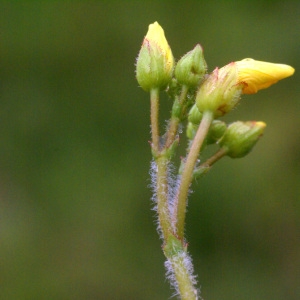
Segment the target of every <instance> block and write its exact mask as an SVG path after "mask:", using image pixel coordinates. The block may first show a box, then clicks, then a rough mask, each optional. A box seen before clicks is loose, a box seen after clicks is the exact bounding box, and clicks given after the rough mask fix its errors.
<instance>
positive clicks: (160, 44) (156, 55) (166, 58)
mask: <svg viewBox="0 0 300 300" xmlns="http://www.w3.org/2000/svg"><path fill="white" fill-rule="evenodd" d="M173 67H174V58H173V55H172V51H171V48H170V46H169V44H168V42H167V40H166V38H165V34H164V30H163V29H162V28H161V26H160V25H159V24H158V23H157V22H155V23H153V24H150V25H149V30H148V33H147V35H146V36H145V38H144V41H143V44H142V48H141V50H140V53H139V55H138V58H137V63H136V78H137V81H138V83H139V85H140V86H141V87H142V88H143V89H144V90H145V91H150V90H151V89H156V88H158V89H164V88H165V87H166V86H167V85H168V83H169V82H170V81H171V79H172V72H173Z"/></svg>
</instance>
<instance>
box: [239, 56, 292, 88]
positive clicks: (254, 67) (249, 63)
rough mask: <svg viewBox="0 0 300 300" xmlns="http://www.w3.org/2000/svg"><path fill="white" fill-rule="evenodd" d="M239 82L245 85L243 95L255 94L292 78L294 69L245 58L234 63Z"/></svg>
mask: <svg viewBox="0 0 300 300" xmlns="http://www.w3.org/2000/svg"><path fill="white" fill-rule="evenodd" d="M236 66H237V70H238V77H239V81H240V82H243V83H245V87H244V88H243V94H255V93H257V92H258V91H259V90H261V89H265V88H268V87H269V86H271V85H272V84H274V83H276V82H278V81H279V80H281V79H284V78H287V77H289V76H292V75H293V74H294V72H295V69H294V68H293V67H291V66H289V65H285V64H275V63H270V62H264V61H258V60H254V59H252V58H245V59H243V60H241V61H237V62H236Z"/></svg>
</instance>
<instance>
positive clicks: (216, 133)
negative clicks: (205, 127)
mask: <svg viewBox="0 0 300 300" xmlns="http://www.w3.org/2000/svg"><path fill="white" fill-rule="evenodd" d="M226 129H227V125H226V123H225V122H223V121H220V120H213V122H212V124H211V125H210V128H209V131H208V134H207V136H206V144H207V145H211V144H215V143H216V142H217V141H218V140H219V139H220V138H221V137H222V136H223V135H224V133H225V131H226Z"/></svg>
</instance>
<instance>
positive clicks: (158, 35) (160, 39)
mask: <svg viewBox="0 0 300 300" xmlns="http://www.w3.org/2000/svg"><path fill="white" fill-rule="evenodd" d="M145 40H146V41H148V42H149V43H150V44H152V45H156V46H157V47H158V48H159V50H160V52H161V54H162V55H163V56H164V58H165V60H166V68H167V69H168V70H171V69H172V68H173V65H174V58H173V54H172V51H171V48H170V46H169V44H168V41H167V39H166V37H165V33H164V30H163V29H162V27H161V26H160V25H159V24H158V23H157V22H154V23H153V24H150V25H149V29H148V32H147V35H146V37H145Z"/></svg>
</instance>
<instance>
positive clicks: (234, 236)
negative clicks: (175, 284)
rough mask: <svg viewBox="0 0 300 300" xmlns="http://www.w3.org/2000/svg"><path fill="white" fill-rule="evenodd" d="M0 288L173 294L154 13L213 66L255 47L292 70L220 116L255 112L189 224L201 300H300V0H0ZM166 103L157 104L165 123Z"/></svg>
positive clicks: (197, 196)
mask: <svg viewBox="0 0 300 300" xmlns="http://www.w3.org/2000/svg"><path fill="white" fill-rule="evenodd" d="M0 11H1V18H0V239H1V240H0V261H1V267H0V285H1V288H0V298H1V299H5V300H6V299H17V300H19V299H70V300H73V299H74V300H77V299H78V300H79V299H80V300H81V299H89V300H90V299H145V300H147V299H169V298H170V296H171V295H172V292H171V291H170V289H169V283H168V282H167V281H166V280H165V277H164V273H165V270H164V267H163V262H164V257H163V254H162V251H161V241H159V239H158V236H157V233H156V230H155V225H154V223H155V217H154V212H153V211H151V208H152V204H151V201H150V198H151V192H150V190H149V187H148V186H149V184H150V180H149V174H148V169H149V162H150V160H151V154H150V147H149V144H148V140H149V139H150V134H149V131H150V127H149V96H148V94H146V93H145V92H143V91H142V89H141V88H139V87H138V84H137V82H136V79H135V74H134V64H135V58H136V56H137V54H138V51H139V49H140V46H141V43H142V40H143V37H144V35H145V34H146V32H147V29H148V24H149V23H153V22H154V21H158V22H159V23H160V24H161V25H162V26H163V28H164V30H165V33H166V36H167V39H168V41H169V44H170V45H171V47H172V50H173V54H174V56H175V57H176V58H177V59H179V58H180V57H181V56H182V55H183V54H185V53H186V52H187V51H189V50H191V49H192V48H193V47H194V46H195V44H197V43H201V44H202V46H203V47H204V49H205V57H206V61H207V63H208V66H209V71H212V70H213V69H214V68H215V67H216V66H219V67H221V66H223V65H225V64H226V63H228V62H231V61H234V60H240V59H243V58H246V57H252V58H255V59H258V60H265V61H271V62H279V63H287V64H290V65H292V66H294V67H295V68H296V73H295V75H294V76H293V77H291V78H289V79H285V80H283V81H281V82H280V83H278V84H277V85H275V86H273V87H272V88H270V89H267V90H264V91H260V92H259V93H258V94H256V95H253V96H245V97H243V99H242V103H241V105H240V106H239V107H238V109H236V110H235V111H233V112H232V113H231V114H229V115H228V116H227V117H226V120H227V121H234V120H262V121H265V122H266V123H267V125H268V126H267V128H266V132H265V135H264V137H263V138H262V139H261V140H260V141H259V143H258V144H257V146H256V147H255V149H254V151H253V152H252V153H251V154H250V155H248V156H247V157H246V158H244V159H240V160H231V159H229V158H225V159H223V160H222V161H221V162H219V163H218V164H217V165H216V166H215V167H214V168H213V170H212V171H211V172H210V173H209V174H208V175H207V176H206V177H205V178H204V179H203V180H200V181H198V182H197V183H195V184H194V185H193V190H194V193H193V194H192V195H191V198H190V201H189V208H188V217H187V230H186V235H187V238H188V241H189V250H190V253H191V255H192V257H193V261H194V264H195V270H196V273H197V274H198V280H199V286H201V291H202V297H203V298H204V299H207V300H209V299H211V300H213V299H222V300H226V299H228V300H229V299H230V300H231V299H243V300H246V299H249V300H250V299H251V300H252V299H264V300H267V299H270V300H271V299H272V300H296V299H300V224H299V223H300V222H299V219H300V218H299V217H300V204H299V201H300V182H299V181H300V180H299V179H300V175H299V173H300V136H299V128H300V118H299V113H300V101H299V100H300V98H299V95H300V91H299V88H298V87H299V70H300V56H299V50H300V34H299V33H300V19H299V15H300V2H299V1H263V0H260V1H253V0H248V1H181V2H179V1H52V2H51V1H27V2H26V1H24V2H22V1H11V2H9V1H2V2H0ZM170 107H171V103H170V100H168V99H166V98H165V99H164V101H163V103H162V105H161V110H162V118H163V119H165V118H167V116H168V112H169V110H170Z"/></svg>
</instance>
